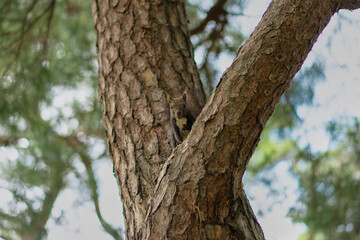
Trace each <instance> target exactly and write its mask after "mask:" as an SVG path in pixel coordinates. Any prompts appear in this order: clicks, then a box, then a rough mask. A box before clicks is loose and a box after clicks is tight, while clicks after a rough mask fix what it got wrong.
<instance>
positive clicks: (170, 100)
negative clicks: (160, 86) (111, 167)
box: [166, 94, 172, 103]
mask: <svg viewBox="0 0 360 240" xmlns="http://www.w3.org/2000/svg"><path fill="white" fill-rule="evenodd" d="M166 99H167V101H168V103H171V102H172V98H171V97H170V96H169V95H168V94H166Z"/></svg>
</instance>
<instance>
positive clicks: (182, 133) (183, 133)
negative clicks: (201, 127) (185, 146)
mask: <svg viewBox="0 0 360 240" xmlns="http://www.w3.org/2000/svg"><path fill="white" fill-rule="evenodd" d="M186 98H187V95H186V93H185V92H184V93H183V95H182V97H180V98H171V97H170V96H169V95H168V96H167V101H168V103H169V106H170V121H171V128H172V134H171V141H172V142H171V145H172V147H173V149H174V148H175V147H176V146H177V145H179V144H180V143H182V142H183V141H184V140H185V139H186V138H187V136H188V134H189V132H190V130H191V127H192V125H193V124H194V122H195V119H196V117H195V116H194V114H193V113H192V112H191V111H190V110H189V109H188V108H187V107H186Z"/></svg>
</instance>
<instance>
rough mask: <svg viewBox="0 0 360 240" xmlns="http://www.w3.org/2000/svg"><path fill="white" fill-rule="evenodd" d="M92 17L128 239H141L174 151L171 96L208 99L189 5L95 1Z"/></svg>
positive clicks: (106, 124)
mask: <svg viewBox="0 0 360 240" xmlns="http://www.w3.org/2000/svg"><path fill="white" fill-rule="evenodd" d="M93 13H94V14H93V16H94V22H95V29H96V32H97V39H98V59H99V95H100V98H101V104H102V108H103V121H104V126H105V130H106V135H107V139H108V147H109V153H110V157H111V159H112V161H113V164H114V173H115V176H116V178H117V180H118V185H119V188H120V193H121V199H122V202H123V205H124V209H125V210H124V214H125V224H126V226H127V228H126V235H127V236H134V234H135V232H136V231H135V230H137V229H139V228H140V225H141V224H142V222H143V220H144V217H145V214H146V209H147V204H148V198H149V196H150V195H151V194H152V193H153V190H154V187H155V184H156V180H157V177H158V175H159V172H160V169H161V166H162V165H163V163H164V162H165V160H166V159H167V158H168V156H169V155H170V154H171V152H172V148H171V145H170V141H169V140H170V136H171V130H170V129H171V128H170V122H169V111H168V106H167V101H166V95H165V93H167V94H169V95H171V96H172V97H180V96H181V94H182V93H183V91H185V90H187V91H191V92H194V93H195V95H196V96H197V98H198V101H199V103H197V104H198V105H204V103H205V95H204V93H203V89H202V85H201V82H200V79H199V75H198V72H197V68H196V64H195V62H194V56H193V49H192V46H191V43H190V40H189V34H188V30H187V19H186V16H185V7H184V2H183V1H151V2H150V1H94V4H93ZM197 104H194V105H195V106H196V105H197Z"/></svg>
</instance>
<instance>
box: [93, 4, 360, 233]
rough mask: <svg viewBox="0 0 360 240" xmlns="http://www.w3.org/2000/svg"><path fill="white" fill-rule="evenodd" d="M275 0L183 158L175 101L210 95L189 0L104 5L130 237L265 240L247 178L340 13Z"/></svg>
mask: <svg viewBox="0 0 360 240" xmlns="http://www.w3.org/2000/svg"><path fill="white" fill-rule="evenodd" d="M358 5H360V4H359V1H355V0H352V1H351V0H343V1H335V0H329V1H323V0H301V1H295V0H286V1H284V0H274V1H273V2H272V3H271V4H270V5H269V8H268V9H267V11H266V13H265V14H264V16H263V18H262V20H261V22H260V23H259V25H258V26H257V27H256V29H255V30H254V32H253V33H252V35H251V36H250V38H249V39H248V40H247V41H246V43H245V44H244V45H243V46H242V47H241V48H240V50H239V52H238V54H237V56H236V58H235V60H234V62H233V64H232V65H231V66H230V67H229V68H228V69H227V70H226V71H225V73H224V74H223V76H222V78H221V80H220V83H219V84H218V86H217V87H216V89H215V90H214V92H213V94H212V95H211V97H210V99H209V100H208V101H207V103H206V105H205V107H204V109H203V110H202V112H201V114H200V116H199V117H198V118H197V120H196V122H195V124H194V126H193V128H192V131H191V132H190V134H189V136H188V138H187V139H186V140H185V142H184V143H183V144H181V145H180V146H178V147H177V148H176V149H175V151H174V152H173V154H171V153H172V149H171V146H170V135H171V129H170V121H169V113H168V112H169V111H168V106H167V102H166V95H165V93H168V94H169V95H171V96H173V97H177V96H180V94H181V93H182V92H183V91H185V90H190V91H192V92H194V93H195V95H196V96H197V99H195V100H193V101H196V100H197V102H196V104H198V105H200V106H202V105H203V104H204V102H205V97H204V93H203V89H202V86H201V83H200V81H199V76H198V73H197V69H196V65H195V63H194V59H193V49H192V46H191V43H190V40H189V34H188V30H187V19H186V16H185V7H184V2H183V1H171V0H168V1H165V0H163V1H161V0H155V1H141V0H134V1H129V0H121V1H119V0H112V1H97V0H95V1H94V4H93V16H94V22H95V29H96V33H97V39H98V59H99V94H100V99H101V104H102V106H103V120H104V126H105V130H106V134H107V140H108V148H109V154H110V157H111V159H112V161H113V164H114V173H115V177H116V179H117V180H118V185H119V188H120V194H121V199H122V203H123V205H124V214H125V224H126V229H125V233H126V236H127V239H156V240H158V239H264V235H263V233H262V230H261V227H260V225H259V224H258V223H257V220H256V217H255V216H254V214H253V211H252V210H251V207H250V205H249V202H248V200H247V198H246V196H245V193H244V191H243V189H242V177H243V174H244V172H245V169H246V166H247V164H248V161H249V159H250V157H251V155H252V153H253V151H254V149H255V147H256V145H257V143H258V141H259V139H260V134H261V131H262V129H263V128H264V125H265V123H266V122H267V120H268V118H269V117H270V115H271V114H272V112H273V111H274V108H275V105H276V103H277V102H278V101H279V99H280V97H281V95H282V94H283V92H284V91H285V90H286V89H287V88H288V87H289V85H290V81H291V79H292V78H293V76H294V75H295V73H296V72H297V71H298V70H299V68H300V66H301V64H302V63H303V62H304V60H305V58H306V56H307V54H308V53H309V51H310V50H311V48H312V46H313V44H314V43H315V41H316V39H317V37H318V36H319V34H320V33H321V31H322V30H323V28H324V27H325V26H326V24H327V23H328V22H329V20H330V18H331V16H332V15H333V14H334V13H336V12H337V11H338V10H339V9H340V8H348V9H356V8H358V7H359V6H358Z"/></svg>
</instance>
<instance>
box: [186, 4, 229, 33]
mask: <svg viewBox="0 0 360 240" xmlns="http://www.w3.org/2000/svg"><path fill="white" fill-rule="evenodd" d="M226 1H227V0H218V1H217V2H216V4H215V5H214V6H213V7H212V8H211V9H210V10H209V11H208V13H207V15H206V18H204V19H203V20H202V21H201V23H200V24H199V26H197V27H196V28H194V29H192V30H190V35H195V34H198V33H200V32H202V31H204V29H205V27H206V25H207V24H208V23H209V22H210V21H215V22H218V21H219V20H220V16H221V15H223V16H226V14H227V12H226V10H225V9H224V6H225V3H226Z"/></svg>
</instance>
